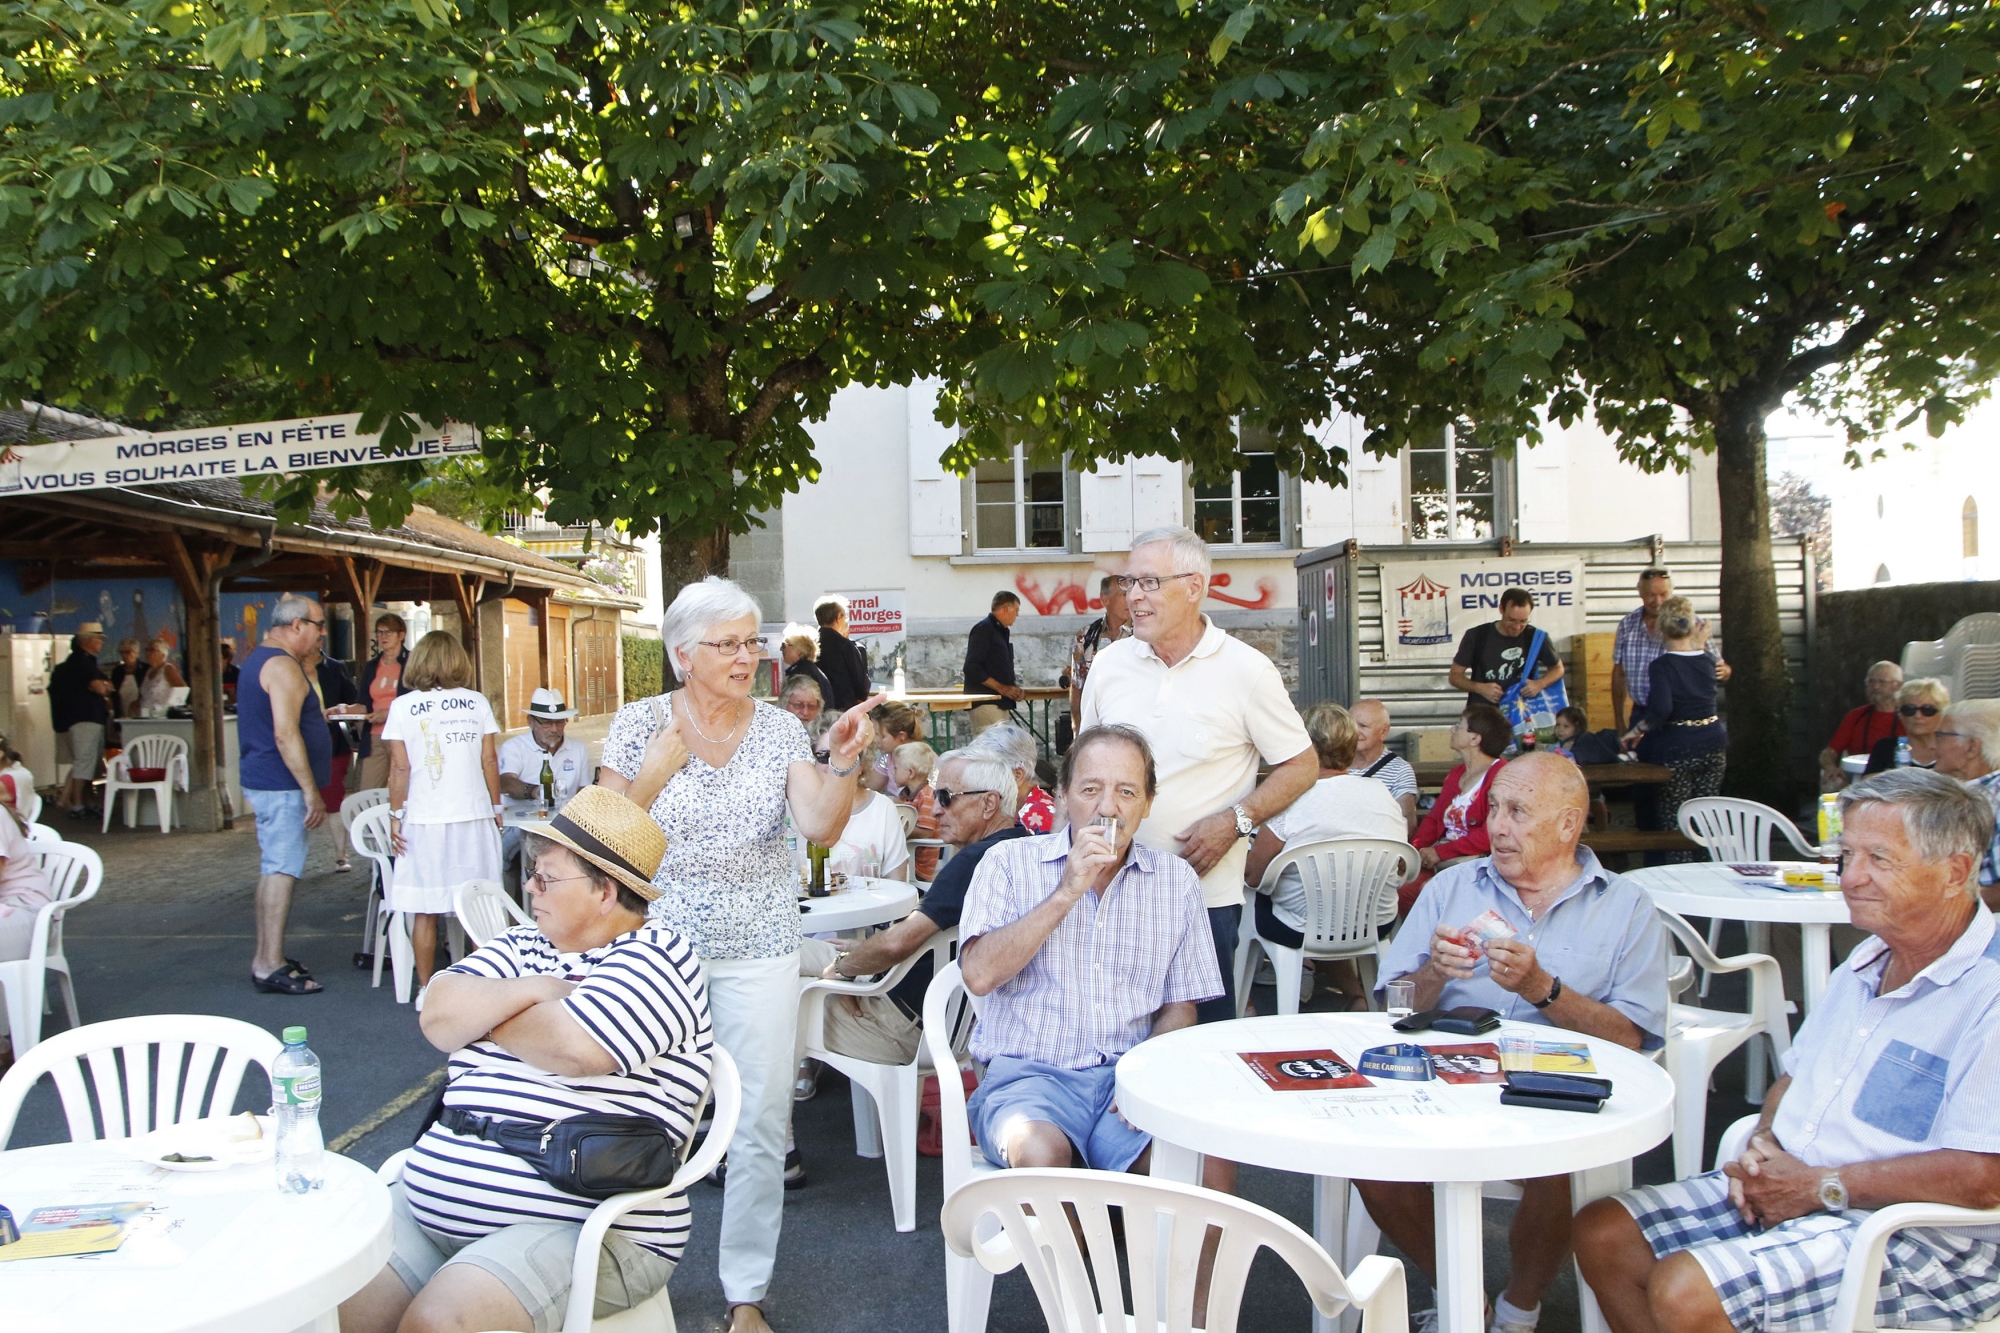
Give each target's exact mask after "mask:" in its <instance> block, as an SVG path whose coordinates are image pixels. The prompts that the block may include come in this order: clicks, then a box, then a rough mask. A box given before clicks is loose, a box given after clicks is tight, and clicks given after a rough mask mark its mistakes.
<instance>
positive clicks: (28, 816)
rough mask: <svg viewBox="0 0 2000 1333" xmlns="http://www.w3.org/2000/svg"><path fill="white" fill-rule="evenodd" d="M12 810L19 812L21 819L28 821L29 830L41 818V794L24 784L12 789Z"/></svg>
mask: <svg viewBox="0 0 2000 1333" xmlns="http://www.w3.org/2000/svg"><path fill="white" fill-rule="evenodd" d="M14 808H15V809H16V810H18V811H20V812H21V818H23V819H25V820H27V821H28V826H29V828H30V829H33V828H34V827H35V821H36V820H38V819H40V818H41V817H42V794H41V793H40V792H38V791H36V790H35V789H34V788H33V787H30V786H28V785H27V784H26V783H25V782H24V783H21V784H19V785H18V786H17V787H16V788H15V789H14Z"/></svg>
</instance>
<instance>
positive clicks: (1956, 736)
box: [1933, 731, 1979, 741]
mask: <svg viewBox="0 0 2000 1333" xmlns="http://www.w3.org/2000/svg"><path fill="white" fill-rule="evenodd" d="M1933 734H1934V735H1936V737H1937V738H1938V739H1939V740H1943V739H1944V738H1945V737H1947V736H1949V737H1951V738H1952V739H1953V740H1956V741H1974V740H1978V739H1979V738H1978V737H1977V736H1968V735H1966V734H1965V733H1964V732H1962V731H1940V732H1935V733H1933Z"/></svg>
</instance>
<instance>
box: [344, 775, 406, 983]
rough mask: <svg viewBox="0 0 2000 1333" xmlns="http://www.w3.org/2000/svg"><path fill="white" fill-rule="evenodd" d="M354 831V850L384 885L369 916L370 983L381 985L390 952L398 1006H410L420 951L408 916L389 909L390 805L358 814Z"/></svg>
mask: <svg viewBox="0 0 2000 1333" xmlns="http://www.w3.org/2000/svg"><path fill="white" fill-rule="evenodd" d="M351 832H352V835H353V839H354V849H355V850H356V851H357V852H359V853H361V855H363V856H365V857H367V858H368V859H369V861H371V862H372V863H373V864H374V866H375V873H376V876H377V878H378V880H379V882H380V883H381V885H382V890H381V892H380V893H379V894H373V893H371V894H370V895H369V902H370V904H371V905H372V907H373V910H372V911H371V912H370V913H369V914H368V915H369V918H370V920H371V921H372V923H373V925H374V939H373V947H372V948H371V949H370V950H369V952H371V953H373V954H374V955H375V976H374V980H373V981H372V982H371V984H372V985H374V986H377V987H379V986H380V985H381V984H382V955H383V954H384V953H387V954H388V955H389V974H390V979H391V981H392V982H393V983H394V985H395V988H396V1003H397V1004H408V1003H409V1002H410V986H411V982H412V979H413V978H414V976H415V973H416V966H417V951H416V946H415V945H414V944H412V943H411V941H410V917H409V913H407V912H396V911H391V910H390V908H389V888H390V886H391V885H392V884H393V883H394V882H395V876H396V854H395V852H394V851H393V850H392V849H393V847H394V844H393V843H391V842H390V841H389V807H388V805H387V803H384V804H382V805H376V806H371V807H369V808H368V809H366V810H363V811H362V812H361V813H360V814H358V815H356V816H355V817H354V824H353V827H352V830H351ZM385 945H386V946H387V947H386V948H385V947H384V946H385Z"/></svg>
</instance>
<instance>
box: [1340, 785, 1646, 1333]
mask: <svg viewBox="0 0 2000 1333" xmlns="http://www.w3.org/2000/svg"><path fill="white" fill-rule="evenodd" d="M1487 800H1488V807H1487V810H1488V812H1487V816H1486V828H1487V831H1488V833H1489V834H1490V835H1491V837H1492V847H1493V851H1492V855H1490V856H1486V857H1481V858H1480V859H1479V860H1477V861H1471V862H1467V863H1465V864H1462V865H1457V866H1453V867H1451V868H1450V869H1448V870H1446V871H1444V872H1443V873H1441V874H1440V875H1438V876H1437V878H1435V879H1433V880H1432V881H1431V882H1430V883H1429V884H1426V885H1425V886H1424V891H1423V894H1422V896H1421V897H1419V898H1418V899H1417V901H1416V905H1415V906H1413V907H1412V908H1411V909H1410V916H1409V920H1407V921H1405V922H1404V923H1403V928H1402V930H1401V931H1400V932H1398V933H1397V935H1396V938H1395V940H1394V941H1393V942H1392V943H1391V944H1390V945H1389V947H1388V949H1387V951H1386V952H1385V954H1384V955H1383V958H1382V977H1383V980H1384V982H1385V983H1386V982H1388V981H1393V980H1395V979H1397V978H1398V977H1404V978H1408V979H1409V980H1411V981H1414V982H1415V983H1416V987H1417V997H1416V1004H1417V1008H1418V1009H1419V1010H1423V1009H1451V1008H1456V1007H1457V1006H1459V1005H1462V1004H1474V1005H1483V1006H1485V1007H1486V1008H1489V1009H1496V1010H1498V1011H1499V1013H1500V1016H1501V1017H1502V1018H1506V1019H1510V1020H1513V1021H1515V1022H1525V1023H1545V1024H1547V1025H1549V1026H1550V1027H1556V1028H1567V1029H1569V1030H1571V1031H1573V1032H1582V1033H1585V1034H1587V1035H1589V1036H1592V1037H1599V1038H1602V1039H1604V1040H1606V1041H1615V1042H1617V1043H1618V1044H1619V1045H1621V1046H1628V1047H1630V1048H1631V1049H1633V1050H1635V1051H1653V1050H1658V1049H1659V1048H1660V1047H1661V1046H1662V1045H1663V1044H1664V1042H1665V1034H1666V1030H1667V974H1666V949H1667V942H1666V931H1665V928H1664V927H1662V926H1661V925H1660V922H1659V918H1658V917H1657V916H1656V915H1655V914H1654V911H1653V904H1652V901H1651V900H1650V899H1649V898H1647V896H1646V894H1645V891H1644V890H1642V889H1640V888H1638V887H1637V886H1636V885H1634V884H1632V883H1631V882H1630V881H1628V880H1625V879H1623V878H1621V877H1620V876H1618V875H1614V874H1612V873H1611V872H1610V871H1608V870H1606V869H1605V868H1604V867H1603V866H1601V865H1599V864H1598V861H1597V856H1596V854H1595V853H1594V852H1592V851H1591V850H1590V849H1589V848H1588V847H1583V846H1580V845H1579V843H1578V840H1579V839H1580V838H1581V837H1582V836H1583V826H1584V820H1585V817H1586V816H1587V814H1588V813H1589V809H1590V788H1589V785H1588V784H1587V783H1585V782H1584V780H1583V773H1582V772H1581V771H1580V770H1579V769H1578V768H1577V766H1576V765H1575V764H1573V763H1571V762H1570V761H1569V760H1567V759H1564V758H1562V757H1561V756H1559V755H1552V754H1530V755H1526V756H1524V757H1522V758H1520V759H1517V760H1515V761H1514V762H1513V763H1510V764H1509V765H1507V767H1506V769H1505V770H1504V771H1503V772H1502V773H1501V774H1500V776H1499V777H1497V778H1495V779H1494V780H1493V786H1492V789H1491V792H1490V794H1489V796H1488V798H1487ZM1486 911H1493V912H1497V913H1499V914H1500V916H1501V917H1502V918H1504V919H1505V920H1506V922H1507V924H1508V925H1510V926H1512V927H1513V928H1514V931H1515V937H1514V938H1513V939H1496V940H1492V941H1489V942H1488V943H1487V944H1485V945H1484V946H1483V948H1482V949H1480V950H1478V951H1475V950H1474V949H1472V948H1470V947H1468V945H1467V944H1465V943H1461V932H1462V931H1463V930H1464V928H1465V927H1466V926H1467V925H1468V924H1469V923H1470V922H1471V921H1472V920H1473V918H1474V917H1477V916H1478V915H1479V914H1480V913H1482V912H1486ZM1355 1185H1356V1186H1357V1188H1359V1190H1360V1191H1361V1198H1362V1200H1363V1201H1364V1202H1365V1203H1366V1204H1367V1205H1368V1212H1369V1214H1370V1215H1371V1216H1373V1217H1374V1219H1375V1221H1376V1223H1377V1224H1378V1225H1379V1226H1380V1227H1381V1228H1382V1230H1383V1232H1384V1233H1385V1234H1386V1235H1387V1236H1388V1237H1389V1239H1391V1240H1393V1241H1395V1242H1396V1246H1397V1248H1398V1249H1400V1250H1402V1252H1403V1253H1404V1254H1406V1255H1408V1256H1409V1257H1410V1258H1411V1259H1412V1260H1414V1261H1415V1262H1416V1263H1417V1264H1418V1266H1420V1267H1421V1268H1422V1269H1423V1270H1424V1271H1425V1272H1427V1273H1429V1274H1431V1275H1432V1278H1433V1280H1435V1278H1436V1274H1437V1244H1436V1232H1435V1230H1434V1226H1435V1223H1434V1220H1433V1214H1432V1209H1431V1187H1430V1186H1429V1185H1425V1184H1420V1183H1410V1182H1393V1183H1392V1182H1387V1181H1369V1180H1362V1181H1356V1182H1355ZM1509 1242H1510V1245H1511V1247H1512V1253H1513V1272H1512V1276H1511V1277H1510V1279H1509V1281H1508V1283H1507V1290H1506V1292H1505V1293H1504V1294H1503V1295H1502V1297H1501V1299H1500V1303H1499V1306H1498V1307H1497V1308H1496V1309H1495V1311H1494V1316H1493V1327H1494V1329H1495V1330H1496V1331H1497V1333H1527V1331H1528V1330H1532V1329H1533V1328H1534V1327H1535V1324H1536V1321H1537V1320H1538V1319H1539V1318H1540V1315H1541V1303H1542V1290H1543V1288H1545V1287H1547V1286H1548V1284H1549V1283H1550V1282H1551V1281H1552V1280H1554V1278H1555V1275H1556V1272H1557V1270H1558V1269H1560V1268H1561V1266H1562V1262H1563V1260H1564V1259H1566V1258H1567V1257H1568V1256H1569V1245H1570V1197H1569V1177H1568V1176H1547V1177H1542V1178H1540V1179H1536V1180H1528V1181H1524V1182H1523V1184H1522V1193H1521V1206H1520V1208H1519V1210H1518V1211H1517V1212H1516V1213H1515V1214H1514V1226H1513V1230H1512V1232H1511V1234H1510V1236H1509Z"/></svg>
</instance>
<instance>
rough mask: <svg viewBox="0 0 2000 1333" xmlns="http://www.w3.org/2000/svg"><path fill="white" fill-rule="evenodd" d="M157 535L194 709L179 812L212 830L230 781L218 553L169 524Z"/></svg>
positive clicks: (192, 825) (192, 824) (197, 828)
mask: <svg viewBox="0 0 2000 1333" xmlns="http://www.w3.org/2000/svg"><path fill="white" fill-rule="evenodd" d="M160 541H161V545H162V547H163V548H164V549H165V553H166V561H167V568H168V569H169V570H171V571H172V572H173V576H174V583H175V585H176V586H178V587H179V589H180V593H181V601H182V603H183V604H184V605H185V606H186V607H187V633H188V642H187V668H188V672H187V682H188V706H189V707H190V708H191V709H192V710H193V712H194V743H193V745H192V746H191V747H190V750H191V753H190V754H189V755H188V792H187V796H186V798H185V800H184V801H183V802H182V803H181V810H182V817H183V818H184V819H185V820H186V821H187V826H188V828H189V830H191V831H193V832H196V833H212V832H214V831H215V830H217V829H220V828H221V827H222V826H223V822H222V821H223V804H224V801H223V797H222V792H223V791H225V790H227V787H228V784H227V782H225V781H224V780H223V778H222V775H221V773H220V772H219V771H218V757H219V756H220V755H221V754H222V753H223V741H222V651H221V612H220V608H219V607H217V605H216V599H215V598H214V597H212V596H211V595H210V577H209V576H210V575H211V574H213V573H214V572H215V569H216V563H217V559H216V557H215V556H213V555H211V554H210V553H209V552H207V551H200V550H191V549H190V548H189V547H188V544H187V542H186V541H185V540H183V538H182V537H181V534H180V533H178V532H176V531H174V530H173V529H171V528H169V529H168V530H166V531H165V532H163V533H161V534H160Z"/></svg>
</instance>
